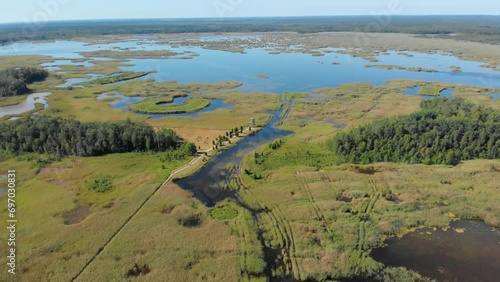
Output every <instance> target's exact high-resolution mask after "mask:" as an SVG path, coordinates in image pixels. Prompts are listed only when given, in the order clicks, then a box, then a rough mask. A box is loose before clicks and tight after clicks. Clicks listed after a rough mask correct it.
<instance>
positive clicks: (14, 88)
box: [0, 67, 49, 97]
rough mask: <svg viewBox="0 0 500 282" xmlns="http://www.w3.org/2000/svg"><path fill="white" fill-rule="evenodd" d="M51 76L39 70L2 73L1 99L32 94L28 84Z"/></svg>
mask: <svg viewBox="0 0 500 282" xmlns="http://www.w3.org/2000/svg"><path fill="white" fill-rule="evenodd" d="M47 76H49V73H48V72H47V71H46V70H43V69H38V68H26V67H22V68H10V69H6V70H2V71H0V97H12V96H18V95H24V94H28V93H30V92H31V90H30V89H29V88H28V84H30V83H33V82H37V81H43V80H45V79H46V78H47Z"/></svg>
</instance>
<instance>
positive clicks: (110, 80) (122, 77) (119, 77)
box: [80, 71, 155, 86]
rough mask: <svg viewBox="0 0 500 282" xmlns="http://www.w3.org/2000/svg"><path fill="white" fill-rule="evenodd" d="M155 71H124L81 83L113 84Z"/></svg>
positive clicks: (85, 84)
mask: <svg viewBox="0 0 500 282" xmlns="http://www.w3.org/2000/svg"><path fill="white" fill-rule="evenodd" d="M154 72H155V71H143V72H130V73H122V74H119V75H115V76H109V77H102V78H98V79H95V80H91V81H87V82H84V83H81V84H80V85H83V86H90V85H94V84H100V85H105V84H111V83H116V82H120V81H127V80H132V79H136V78H139V77H143V76H146V75H148V74H150V73H154Z"/></svg>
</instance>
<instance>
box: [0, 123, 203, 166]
mask: <svg viewBox="0 0 500 282" xmlns="http://www.w3.org/2000/svg"><path fill="white" fill-rule="evenodd" d="M186 144H187V145H186ZM176 149H182V151H189V152H186V153H187V154H190V155H193V154H194V153H196V147H195V146H194V145H193V144H190V143H185V142H184V141H183V140H182V139H181V138H180V137H179V136H178V135H177V134H176V133H175V132H174V131H172V130H170V129H163V130H160V131H155V130H154V129H153V128H152V127H151V126H150V125H149V124H147V123H144V122H132V121H130V120H129V119H127V120H125V121H120V122H91V123H82V122H80V121H77V120H74V119H63V118H60V117H50V116H45V115H37V116H31V117H28V118H26V119H22V120H15V121H12V122H8V123H2V124H0V150H6V151H8V152H12V153H16V154H22V153H30V152H31V153H40V154H55V155H57V156H61V157H64V156H84V157H87V156H101V155H105V154H111V153H126V152H148V151H154V152H162V151H169V150H176ZM193 150H194V151H193Z"/></svg>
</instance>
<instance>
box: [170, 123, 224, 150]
mask: <svg viewBox="0 0 500 282" xmlns="http://www.w3.org/2000/svg"><path fill="white" fill-rule="evenodd" d="M171 129H172V130H174V131H175V132H177V133H178V134H179V135H180V136H181V137H182V138H184V139H186V140H187V141H189V142H192V143H194V144H195V145H196V147H197V148H201V149H202V150H208V149H210V148H212V140H215V139H216V138H217V137H218V136H219V135H224V134H225V133H226V131H224V130H216V129H200V128H187V127H176V128H171Z"/></svg>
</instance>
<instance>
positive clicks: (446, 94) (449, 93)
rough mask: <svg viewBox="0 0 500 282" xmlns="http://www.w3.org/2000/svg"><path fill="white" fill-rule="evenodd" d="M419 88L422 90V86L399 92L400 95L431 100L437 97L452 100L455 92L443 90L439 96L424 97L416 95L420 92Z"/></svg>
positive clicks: (453, 90)
mask: <svg viewBox="0 0 500 282" xmlns="http://www.w3.org/2000/svg"><path fill="white" fill-rule="evenodd" d="M420 88H422V86H416V87H411V88H407V89H406V90H404V91H401V93H403V94H406V95H411V96H419V97H423V98H424V99H432V98H437V97H446V98H453V93H455V92H456V90H455V89H445V90H443V91H441V92H440V93H439V96H425V95H419V94H418V92H419V91H420Z"/></svg>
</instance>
